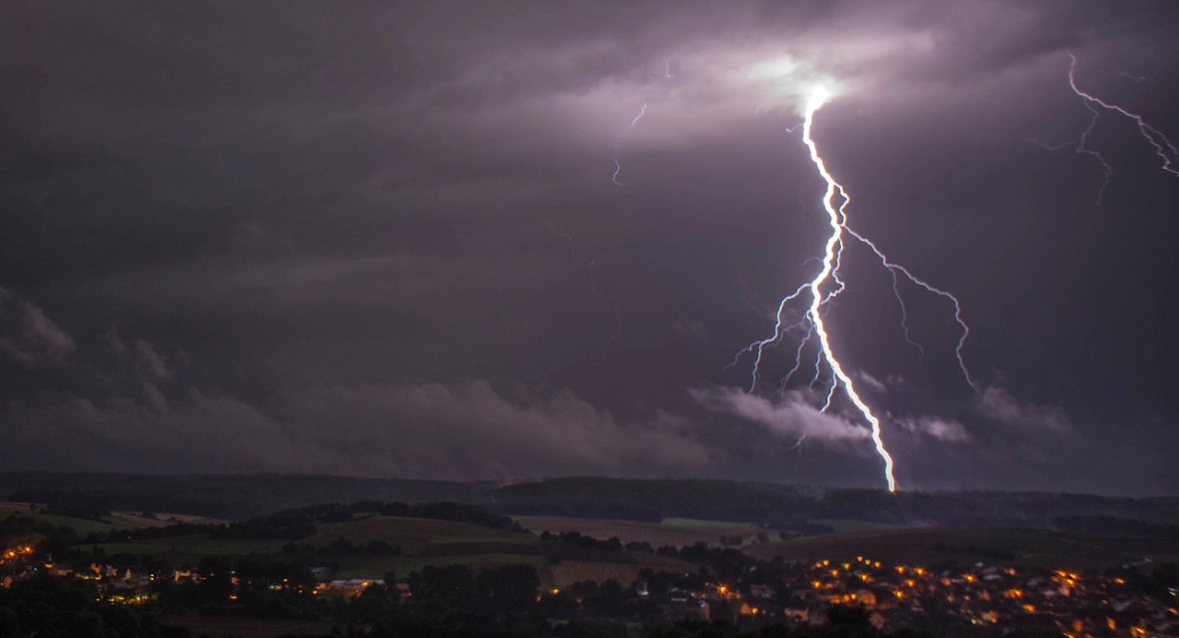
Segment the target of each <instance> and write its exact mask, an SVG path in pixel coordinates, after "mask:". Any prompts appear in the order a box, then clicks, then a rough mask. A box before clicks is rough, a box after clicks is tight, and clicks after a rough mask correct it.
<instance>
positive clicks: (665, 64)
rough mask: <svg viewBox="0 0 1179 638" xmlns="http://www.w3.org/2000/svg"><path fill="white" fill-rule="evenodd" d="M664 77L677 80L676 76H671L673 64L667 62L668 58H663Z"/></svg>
mask: <svg viewBox="0 0 1179 638" xmlns="http://www.w3.org/2000/svg"><path fill="white" fill-rule="evenodd" d="M663 75H665V76H666V77H667V79H669V80H671V79H674V78H675V76H674V75H672V74H671V63H670V62H668V61H667V58H663Z"/></svg>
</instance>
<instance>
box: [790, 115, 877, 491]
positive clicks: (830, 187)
mask: <svg viewBox="0 0 1179 638" xmlns="http://www.w3.org/2000/svg"><path fill="white" fill-rule="evenodd" d="M826 97H827V96H826V92H822V93H819V94H817V95H812V96H811V99H810V100H809V103H808V104H807V107H806V114H805V119H804V120H803V127H802V140H803V143H805V144H806V146H807V148H808V149H809V150H810V155H811V161H812V162H813V163H814V165H815V168H816V169H817V170H818V171H819V175H821V176H822V177H823V181H825V182H827V192H826V193H825V194H824V195H823V209H824V210H826V211H827V216H828V219H829V221H830V224H831V236H830V237H828V238H827V247H826V250H825V251H824V255H825V256H824V259H823V268H822V270H820V271H819V274H818V275H817V276H815V278H814V279H812V280H811V282H810V284H809V288H810V291H811V305H810V310H809V311H808V313H807V314H808V315H809V316H810V320H811V325H813V326H814V328H815V334H816V335H818V337H819V346H820V347H821V348H822V351H823V355H824V358H825V359H826V360H827V366H828V367H830V368H831V372H832V374H834V376H835V380H833V381H832V393H834V386H835V383H836V380H837V381H838V383H842V384H843V390H844V392H845V393H846V394H847V396H848V398H849V399H851V401H852V403H853V404H855V406H856V408H857V409H859V411H860V414H862V415H863V416H864V418H865V419H867V420H868V423H870V424H871V425H872V442H873V443H874V444H875V445H876V453H877V454H878V455H879V456H880V458H881V459H882V460H883V461H884V478H885V479H886V480H887V481H888V491H890V492H895V491H896V489H897V484H896V478H895V477H894V476H893V461H892V455H891V454H889V453H888V450H887V449H886V448H885V447H884V439H883V437H882V436H881V431H880V430H881V428H880V419H878V418H876V415H875V414H873V413H872V409H871V408H869V407H868V405H867V404H866V403H864V401H863V399H861V398H860V395H859V394H858V393H857V392H856V386H855V383H854V382H853V381H852V379H851V377H850V376H848V374H847V373H846V372H844V371H843V366H842V365H841V364H840V363H839V359H837V358H836V357H835V353H834V352H833V351H832V349H831V340H830V338H829V337H828V336H827V326H826V325H825V324H824V323H823V315H822V313H821V312H820V310H821V306H822V304H823V299H824V297H823V294H822V290H821V289H822V286H823V284H824V283H825V282H826V281H827V280H828V279H829V278H830V277H831V273H832V269H833V268H834V262H835V256H836V246H837V244H839V242H840V238H841V237H842V235H843V222H844V219H845V217H844V214H843V211H844V207H846V206H847V204H848V202H849V201H850V200H849V198H848V197H847V194H846V191H845V189H844V188H843V187H842V186H840V185H839V183H838V182H836V181H835V178H834V177H832V176H831V173H829V172H828V171H827V166H826V164H825V163H824V162H823V158H822V156H820V155H819V147H818V145H816V144H815V140H814V138H813V137H812V136H811V132H812V126H813V124H814V118H815V111H817V110H819V108H821V107H822V106H823V102H824V101H825V99H826ZM837 192H838V193H839V194H840V195H842V196H843V204H842V205H841V206H840V207H839V209H836V208H835V206H834V205H833V204H832V200H833V199H834V198H835V194H836V193H837ZM828 403H830V402H828ZM824 409H826V406H824Z"/></svg>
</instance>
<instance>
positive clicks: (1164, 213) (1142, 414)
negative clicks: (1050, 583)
mask: <svg viewBox="0 0 1179 638" xmlns="http://www.w3.org/2000/svg"><path fill="white" fill-rule="evenodd" d="M630 4H631V3H624V2H614V3H609V2H577V3H573V2H567V3H553V2H540V1H530V2H518V1H512V0H508V1H502V2H479V1H473V0H467V1H465V2H451V1H449V0H440V1H438V0H436V1H432V2H420V3H414V2H402V3H384V2H372V3H370V2H303V3H269V2H220V3H188V2H175V3H173V2H151V3H142V4H140V5H139V6H135V5H134V4H116V5H110V4H106V3H99V4H95V3H83V2H78V3H68V2H28V3H18V5H15V6H11V7H9V8H8V9H6V10H5V16H4V18H3V19H0V86H2V87H3V89H0V91H2V93H3V95H2V98H0V139H2V142H3V143H2V144H0V211H2V213H0V214H2V219H3V226H2V227H3V232H2V233H0V439H2V444H0V467H2V468H4V469H8V470H62V471H65V470H68V471H80V470H87V471H142V472H230V471H232V472H238V471H282V472H288V471H296V472H315V473H333V474H346V475H360V476H390V477H407V478H444V479H461V480H467V479H497V480H523V479H531V478H541V477H552V476H561V475H585V474H596V475H608V476H637V477H645V476H698V477H718V478H734V479H749V480H760V481H774V482H803V483H814V484H829V485H856V486H871V487H883V486H884V482H883V478H882V473H881V470H882V464H881V462H880V460H879V458H877V456H876V455H875V453H874V452H873V448H872V444H871V441H870V440H869V439H868V438H866V436H867V430H866V429H865V423H864V421H863V420H862V419H861V418H859V416H858V414H857V412H856V411H855V410H854V408H853V406H852V405H851V404H850V403H849V401H848V400H847V398H846V396H845V395H843V394H842V393H837V395H836V398H835V401H834V402H833V404H832V406H831V408H830V409H829V410H828V411H827V412H826V413H820V412H819V408H820V407H821V406H822V403H823V400H824V398H825V395H826V388H827V387H828V383H829V374H828V373H827V371H826V370H824V372H823V374H822V375H820V378H819V380H818V383H816V384H815V386H814V388H813V389H811V388H810V387H809V385H810V380H811V376H812V375H813V374H814V364H813V361H814V357H815V350H814V348H813V345H814V343H813V341H812V342H811V344H810V345H808V347H807V349H805V350H804V351H803V356H802V359H803V365H802V368H801V370H800V371H799V372H798V373H797V374H796V375H795V377H794V378H793V379H792V380H791V382H790V383H789V384H787V386H786V387H785V390H784V391H783V390H781V389H780V388H779V386H778V381H779V380H780V379H781V378H782V377H783V376H784V375H785V373H786V371H787V370H789V368H790V367H791V366H792V365H793V363H794V359H795V347H796V345H797V343H798V338H799V337H801V336H802V334H803V333H797V332H796V333H792V335H791V336H789V337H788V338H786V339H785V340H783V342H782V343H781V344H780V345H779V346H778V347H777V348H772V349H768V350H767V351H766V352H767V353H766V356H765V360H764V362H763V373H764V375H763V383H762V384H761V385H759V387H758V389H757V391H756V392H754V393H753V394H746V390H747V389H748V386H749V383H750V370H751V365H752V359H751V357H749V356H748V355H746V356H744V357H742V358H739V359H738V361H737V363H736V365H733V366H730V367H726V366H728V364H729V363H730V362H731V361H732V360H733V358H734V355H735V354H736V353H738V352H739V351H740V350H741V349H742V348H743V347H745V346H746V345H747V344H749V343H750V342H751V341H755V340H758V339H763V338H765V337H767V336H771V335H772V334H773V325H774V315H775V309H776V307H777V303H778V300H779V299H780V298H781V297H782V296H784V295H786V294H789V293H791V292H792V291H794V289H795V288H796V287H797V286H798V285H799V284H801V283H804V282H806V281H809V280H810V279H811V278H813V277H814V276H815V273H816V272H818V269H819V268H820V266H821V264H820V263H819V261H818V260H817V259H818V258H819V257H821V254H822V249H823V245H824V242H825V241H826V237H827V234H828V233H829V232H830V231H829V227H828V226H827V217H826V213H825V212H824V211H823V209H822V207H821V198H822V196H823V191H824V188H825V183H824V182H823V180H822V178H821V177H820V175H819V174H818V173H817V172H816V170H815V166H814V165H813V164H812V163H811V160H810V158H809V156H808V154H807V149H806V147H805V146H804V145H803V143H802V138H801V134H800V131H798V130H797V129H795V130H794V131H793V132H788V131H787V129H789V128H790V127H793V126H794V125H796V124H798V123H799V122H800V121H801V119H802V118H801V115H800V114H801V112H802V109H803V106H802V104H803V99H804V96H805V95H806V94H807V91H808V90H810V89H811V88H812V87H814V86H815V85H816V84H823V85H826V86H830V87H832V89H833V90H834V93H835V94H834V97H833V98H832V99H831V100H830V101H829V102H828V103H827V104H825V105H824V106H823V108H821V109H820V110H819V111H818V112H817V113H816V115H815V122H814V129H813V134H814V138H815V140H816V142H817V144H818V145H819V148H820V152H821V153H822V155H823V157H824V159H825V161H826V163H827V166H828V168H829V169H830V171H831V173H832V175H833V176H834V177H835V178H836V179H837V180H839V182H840V183H841V184H842V185H843V186H844V187H846V188H847V190H848V192H849V193H850V195H851V198H852V201H851V204H850V205H849V207H848V209H847V214H848V219H849V224H850V225H851V226H853V227H854V228H855V229H857V230H858V231H859V232H862V233H864V234H865V235H867V236H869V237H871V238H872V239H873V240H874V241H875V242H876V243H877V245H878V246H879V247H880V248H881V249H882V250H883V251H885V252H886V253H888V255H889V256H890V257H891V258H892V259H893V260H894V261H896V262H899V263H902V264H904V265H906V266H907V267H908V268H910V269H911V271H912V272H913V274H915V275H917V276H918V277H921V278H923V279H925V280H927V281H928V282H930V283H931V284H934V285H936V286H938V287H941V288H944V289H945V290H947V291H950V292H952V293H954V294H955V295H957V296H958V298H959V299H960V301H961V306H962V316H963V318H964V319H965V320H966V322H967V323H968V324H969V326H970V329H971V334H970V337H969V339H968V340H967V342H966V344H965V346H964V348H963V350H962V354H963V357H964V359H965V361H966V364H967V365H968V367H969V370H970V372H971V374H972V375H973V377H974V379H975V381H976V382H977V385H978V392H976V391H975V390H973V389H972V388H971V387H970V386H969V385H968V384H967V383H966V381H965V379H964V377H963V375H962V372H961V371H960V370H959V368H958V365H957V361H956V359H955V351H954V349H955V345H956V343H957V340H958V337H959V334H960V332H959V330H958V326H957V325H956V324H955V323H954V322H953V306H952V304H950V303H949V302H948V301H947V300H946V299H945V298H942V297H939V296H936V295H931V294H928V293H926V292H924V291H922V290H921V289H919V288H917V287H916V286H913V285H911V284H908V283H906V282H904V281H902V282H901V284H900V286H899V287H898V290H899V292H900V293H901V296H902V297H903V299H904V300H905V302H906V308H907V319H908V321H907V324H908V327H909V332H910V335H911V338H912V340H913V341H915V342H917V343H919V344H920V345H921V346H922V348H923V350H924V355H923V356H922V354H921V353H919V352H918V350H917V348H915V347H914V346H912V345H910V344H908V343H906V341H905V334H904V332H903V330H902V328H901V309H900V306H899V305H898V303H897V300H896V299H895V298H894V296H893V292H892V288H891V278H890V276H889V272H888V271H887V270H885V269H883V268H882V267H881V266H880V264H879V262H878V261H876V260H875V257H874V256H873V255H872V254H871V252H869V251H868V250H866V249H865V248H864V246H862V245H861V244H858V243H854V242H850V243H847V244H846V247H845V251H844V253H843V263H842V278H843V280H844V281H845V283H846V290H845V291H844V292H843V293H842V294H841V295H840V296H839V297H838V298H837V299H835V300H833V301H832V302H831V304H830V305H829V306H828V307H827V311H826V314H825V321H826V324H827V327H828V330H829V332H830V335H831V343H832V347H833V348H834V350H835V352H836V354H837V355H838V357H839V359H840V360H841V361H842V362H843V365H844V366H845V369H846V370H847V371H848V372H849V374H851V375H852V376H853V377H854V378H855V379H856V383H857V386H856V387H857V389H858V390H859V391H860V393H861V394H862V396H863V397H864V399H865V401H866V402H867V403H868V404H869V405H870V406H871V407H872V408H873V410H875V411H876V412H877V414H879V415H880V416H881V419H882V422H883V435H884V439H885V442H886V444H887V445H888V446H889V448H890V449H891V451H892V453H893V455H894V456H895V458H896V461H897V469H896V474H897V479H898V482H899V483H900V485H901V487H902V489H904V488H925V489H934V488H964V489H984V488H985V489H992V488H993V489H1017V490H1025V489H1026V490H1054V491H1056V490H1068V491H1084V492H1096V493H1110V494H1133V495H1144V494H1179V464H1176V463H1174V462H1173V459H1174V458H1175V457H1176V455H1177V454H1179V399H1177V398H1176V396H1177V394H1176V388H1177V387H1179V373H1177V371H1176V365H1175V362H1176V361H1177V360H1179V338H1177V337H1176V332H1175V331H1176V327H1177V326H1176V313H1175V312H1174V311H1173V310H1172V307H1173V305H1174V304H1173V298H1175V297H1176V295H1177V294H1179V285H1177V282H1179V277H1177V274H1179V268H1177V264H1176V254H1177V251H1176V249H1175V245H1174V244H1175V241H1176V237H1179V232H1177V231H1179V175H1176V174H1173V173H1171V172H1168V171H1167V170H1164V160H1163V158H1162V157H1160V156H1159V155H1158V154H1156V152H1155V149H1154V148H1153V147H1152V146H1151V145H1150V144H1149V142H1148V141H1147V140H1146V139H1145V138H1144V137H1143V136H1142V134H1141V133H1140V131H1139V128H1138V127H1137V126H1136V124H1135V123H1134V122H1133V121H1132V120H1131V119H1129V118H1126V117H1124V116H1122V115H1119V114H1117V113H1114V112H1111V111H1107V110H1101V111H1100V117H1099V118H1098V119H1097V121H1096V124H1095V126H1094V127H1093V129H1092V131H1091V132H1090V133H1089V134H1088V136H1087V138H1086V139H1085V142H1086V146H1085V147H1082V148H1080V149H1079V151H1080V152H1078V144H1079V143H1080V142H1081V141H1082V135H1083V134H1084V133H1085V131H1086V128H1087V127H1088V126H1089V125H1090V121H1091V118H1092V115H1091V113H1090V111H1089V110H1087V109H1086V105H1085V102H1084V100H1082V99H1081V98H1080V97H1079V96H1078V95H1077V94H1075V93H1074V92H1073V91H1072V90H1071V89H1070V87H1069V82H1068V72H1069V64H1070V59H1069V54H1070V53H1072V54H1073V55H1075V56H1076V60H1077V63H1076V64H1077V65H1076V82H1077V85H1078V86H1079V87H1080V88H1081V89H1082V90H1084V91H1088V92H1091V93H1092V94H1093V95H1095V96H1097V97H1100V98H1101V99H1103V100H1106V101H1109V102H1111V103H1116V104H1118V105H1120V106H1122V107H1124V108H1126V109H1128V110H1130V111H1133V112H1134V113H1137V114H1140V115H1141V116H1142V117H1143V118H1144V120H1145V121H1146V122H1147V123H1149V124H1150V125H1151V126H1153V127H1154V128H1155V129H1157V130H1158V131H1161V132H1162V133H1163V134H1165V135H1168V136H1170V137H1171V139H1179V110H1177V109H1176V108H1175V105H1176V104H1177V103H1179V40H1176V38H1175V34H1176V33H1179V5H1177V4H1176V3H1174V2H1170V1H1166V0H1162V1H1159V2H1117V3H1114V2H1105V1H1088V2H1072V1H1065V0H1049V1H1044V2H1035V3H1029V2H1017V1H1014V0H1012V1H1000V0H989V1H987V0H962V1H955V2H935V1H933V0H929V1H927V2H917V1H899V2H875V1H870V0H859V1H851V2H828V1H826V0H822V1H820V0H809V1H805V2H789V3H788V2H770V1H765V2H744V1H742V2H718V3H704V2H678V1H677V2H671V1H663V0H656V1H652V2H646V3H642V4H641V5H640V6H637V7H636V6H630ZM644 105H645V109H644ZM640 113H642V117H641V118H639V119H638V121H634V120H635V118H636V116H638V115H639V114H640ZM632 122H634V125H633V127H631V126H630V124H631V123H632ZM1085 150H1091V151H1096V152H1099V153H1100V157H1098V156H1096V155H1094V154H1092V153H1086V152H1084V151H1085ZM1169 157H1170V158H1171V161H1172V163H1173V165H1174V166H1179V157H1177V156H1176V155H1175V154H1171V155H1170V156H1169ZM615 160H617V162H618V164H617V176H616V177H614V174H615V171H616V165H615ZM1103 160H1104V161H1105V162H1106V163H1107V164H1108V165H1109V166H1110V167H1112V169H1113V173H1112V176H1111V178H1110V180H1109V183H1108V185H1107V187H1105V189H1104V192H1102V182H1103V178H1104V170H1103V167H1102V161H1103ZM1172 170H1176V169H1174V168H1173V169H1172ZM612 178H613V179H612ZM615 181H617V182H621V183H622V184H623V185H619V184H617V183H615ZM1099 193H1101V198H1100V200H1098V194H1099ZM791 308H792V310H791V311H790V313H793V314H790V313H787V315H786V316H784V320H785V321H786V322H787V323H790V322H793V321H797V320H798V319H799V318H800V315H799V314H798V311H799V310H801V309H802V308H803V307H802V306H798V305H795V306H792V307H791ZM803 435H805V437H804V436H803Z"/></svg>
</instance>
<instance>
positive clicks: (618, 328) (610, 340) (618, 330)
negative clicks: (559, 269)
mask: <svg viewBox="0 0 1179 638" xmlns="http://www.w3.org/2000/svg"><path fill="white" fill-rule="evenodd" d="M545 223H546V224H548V227H549V230H550V231H552V233H553V234H554V235H556V236H558V237H562V238H564V239H565V241H566V242H567V243H568V244H569V259H570V261H572V262H573V264H574V265H575V266H577V267H578V268H584V269H585V270H586V272H588V273H589V280H590V294H591V295H593V296H595V297H598V298H600V299H605V300H606V301H608V302H609V303H610V309H611V312H613V313H614V331H613V332H611V333H610V335H609V336H608V337H606V344H605V345H604V346H602V354H601V356H600V357H599V358H598V364H599V365H601V364H603V363H605V362H606V356H607V355H609V354H610V348H611V346H613V345H614V342H616V341H618V338H619V337H621V336H622V316H621V315H619V314H618V297H615V296H614V295H607V294H606V293H604V292H602V291H600V290H598V273H597V266H598V264H597V262H595V261H587V262H583V261H581V260H579V259H578V258H577V248H576V246H575V245H574V243H573V235H570V234H569V233H565V232H561V231H560V230H557V227H556V226H554V225H553V220H551V219H549V220H546V221H545Z"/></svg>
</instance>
